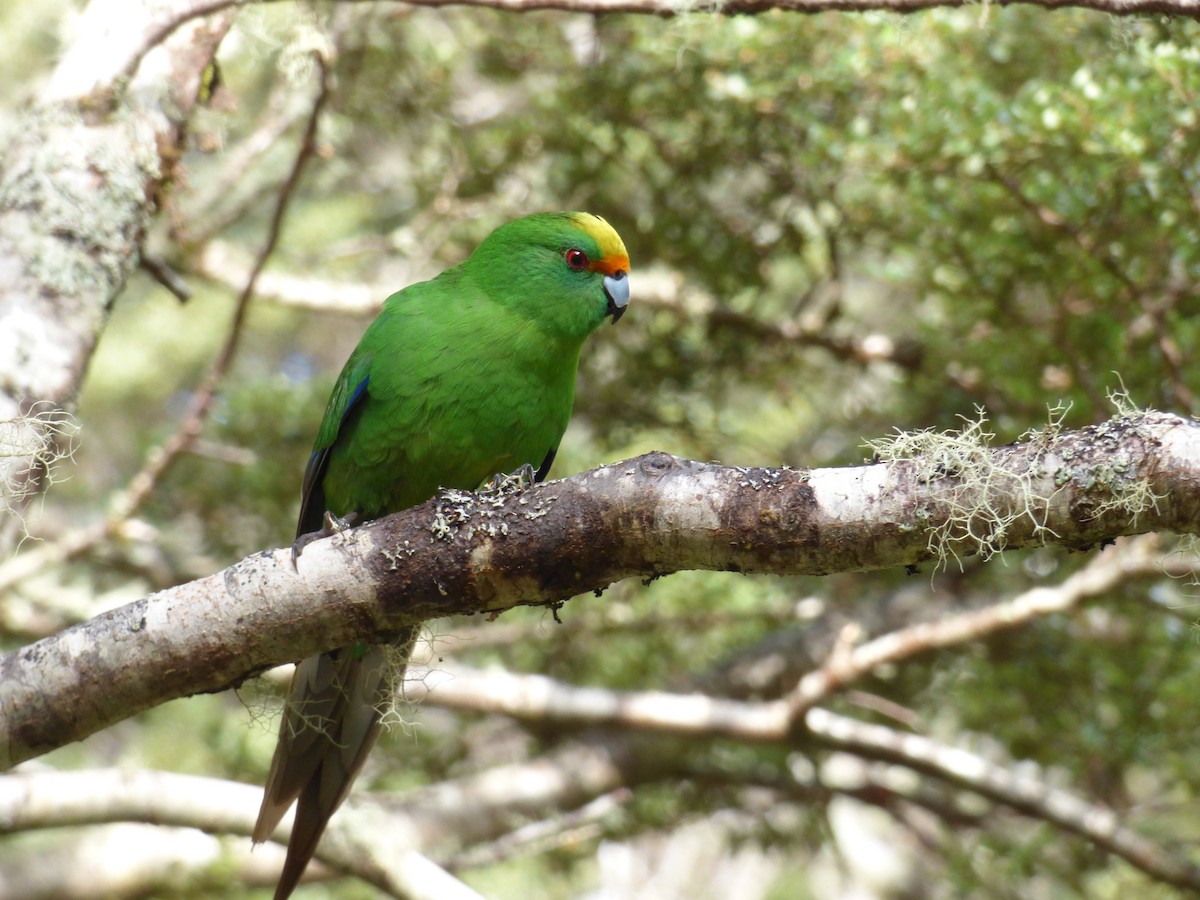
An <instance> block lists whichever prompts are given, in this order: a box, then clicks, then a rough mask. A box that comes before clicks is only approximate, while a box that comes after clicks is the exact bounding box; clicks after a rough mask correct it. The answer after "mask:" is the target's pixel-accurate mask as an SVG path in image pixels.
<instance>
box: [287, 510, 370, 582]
mask: <svg viewBox="0 0 1200 900" xmlns="http://www.w3.org/2000/svg"><path fill="white" fill-rule="evenodd" d="M358 518H359V516H358V513H354V512H352V513H347V514H346V515H345V516H335V515H334V514H333V513H331V512H329V511H328V510H326V512H325V515H324V517H323V518H322V519H321V527H320V529H318V530H317V531H310V532H309V533H308V534H302V535H300V536H299V537H297V538H296V542H295V543H294V544H292V568H293V569H295V568H296V561H297V560H298V559H299V558H300V554H301V553H303V552H304V548H305V547H307V546H308V545H309V544H311V543H312V542H313V541H319V540H321V539H322V538H327V537H333V536H334V535H335V534H341V533H342V532H344V531H349V530H350V529H351V528H353V527H354V525H355V524H356V523H357V522H358Z"/></svg>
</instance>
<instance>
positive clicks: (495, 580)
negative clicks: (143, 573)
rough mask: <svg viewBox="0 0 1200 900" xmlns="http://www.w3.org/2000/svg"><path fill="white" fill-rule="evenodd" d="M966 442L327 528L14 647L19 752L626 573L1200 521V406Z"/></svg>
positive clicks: (547, 493)
mask: <svg viewBox="0 0 1200 900" xmlns="http://www.w3.org/2000/svg"><path fill="white" fill-rule="evenodd" d="M948 440H949V444H947V445H946V448H945V452H941V451H939V450H938V449H937V447H936V445H931V446H930V447H929V448H928V450H927V453H926V455H925V456H923V457H922V458H919V459H909V460H897V461H894V462H890V463H886V464H885V463H879V464H874V465H865V466H859V467H850V468H841V469H813V470H798V469H786V468H785V469H773V468H729V467H724V466H719V465H714V464H706V463H699V462H694V461H690V460H684V459H678V458H676V457H672V456H669V455H668V454H665V453H651V454H647V455H646V456H643V457H639V458H637V459H634V460H629V461H626V462H621V463H616V464H613V465H610V466H604V467H602V468H600V469H596V470H593V471H591V472H585V473H583V474H580V475H576V476H573V477H571V478H566V479H563V480H560V481H554V482H550V483H547V484H544V485H540V486H538V487H536V488H533V489H530V490H527V491H524V492H517V493H511V492H510V493H506V494H494V493H493V494H468V493H462V492H451V493H447V494H442V495H439V496H438V497H436V498H435V499H433V500H431V501H429V502H428V503H425V504H423V505H421V506H418V507H415V508H413V509H411V510H406V511H404V512H401V513H398V514H396V515H393V516H389V517H387V518H384V519H381V520H379V521H377V522H374V523H371V524H369V525H366V526H364V527H362V528H358V529H355V530H353V531H350V532H347V533H345V534H342V535H338V536H336V537H334V538H332V539H328V540H323V541H317V542H314V543H312V544H310V545H309V546H308V547H307V548H306V549H305V550H304V553H303V555H302V556H301V557H300V559H299V561H298V566H295V567H294V566H293V563H292V556H291V553H290V551H287V550H277V551H273V552H264V553H261V554H256V555H255V556H251V557H249V558H247V559H244V560H242V561H241V562H239V563H236V564H235V565H233V566H231V567H230V568H228V569H226V570H225V571H223V572H218V573H216V574H214V575H211V576H209V577H207V578H203V579H200V580H198V581H194V582H191V583H189V584H185V585H181V586H180V587H177V588H172V589H170V590H167V591H162V592H160V593H158V594H155V595H152V596H151V597H148V598H146V599H144V600H141V601H138V602H136V603H132V604H130V605H128V606H125V607H122V608H120V609H116V610H113V611H111V612H109V613H106V614H104V615H102V616H98V617H96V618H95V619H92V620H91V621H88V622H85V623H82V624H81V625H78V626H76V627H74V628H71V629H68V630H66V631H64V632H62V633H60V634H57V635H54V636H52V637H49V638H46V639H44V640H41V641H38V642H37V643H34V644H31V645H29V646H26V647H23V648H21V649H19V650H16V651H13V652H12V653H9V654H8V655H6V656H4V657H0V764H2V765H4V766H10V765H13V764H15V763H17V762H20V761H21V760H24V759H29V758H31V757H33V756H37V755H38V754H41V753H44V752H46V751H48V750H50V749H53V748H54V747H57V746H61V745H62V744H64V743H69V742H71V741H75V740H79V739H80V738H82V737H85V736H87V735H89V734H92V733H93V732H95V731H97V730H99V729H101V728H104V727H106V726H108V725H110V724H112V723H113V722H116V721H119V720H120V719H123V718H125V717H128V716H130V715H133V714H134V713H137V712H140V711H141V710H143V709H147V708H149V707H151V706H154V705H156V704H159V703H163V702H165V701H166V700H170V699H173V698H176V697H181V696H186V695H189V694H194V693H201V692H209V691H218V690H222V689H224V688H227V687H230V686H233V685H236V684H238V683H240V682H241V681H242V680H243V679H244V678H245V677H247V676H249V675H253V674H255V673H257V672H260V671H262V670H263V669H265V668H268V667H270V666H273V665H276V664H279V663H281V662H286V661H290V660H295V659H297V658H302V657H306V656H310V655H312V654H314V653H318V652H322V651H325V650H329V649H332V648H335V647H340V646H345V645H346V644H349V643H351V642H353V641H356V640H367V641H372V640H374V641H380V640H382V639H384V638H385V636H386V635H387V634H389V633H391V632H393V631H395V630H396V629H397V628H399V627H403V626H405V625H408V624H411V623H414V622H422V621H425V620H428V619H432V618H437V617H440V616H445V615H450V614H461V613H499V612H502V611H504V610H505V609H509V608H511V607H513V606H518V605H544V606H551V607H554V606H557V605H559V604H561V603H562V602H564V601H566V600H567V599H569V598H570V597H572V596H574V595H576V594H580V593H583V592H587V591H596V590H602V589H603V588H605V587H606V586H608V585H609V584H612V583H613V582H615V581H618V580H621V579H624V578H630V577H640V578H653V577H657V576H660V575H666V574H669V573H671V572H677V571H681V570H684V569H714V570H727V571H740V572H746V573H763V574H776V575H789V574H790V575H798V574H806V575H822V574H829V573H832V572H849V571H856V570H864V569H878V568H886V567H896V566H912V565H916V564H920V563H927V562H930V561H931V560H940V561H941V562H942V563H945V564H953V563H954V561H955V560H956V559H958V558H961V557H965V556H969V555H973V554H978V553H983V554H990V553H993V552H996V551H998V550H1001V549H1018V548H1021V547H1027V546H1032V545H1040V544H1043V543H1054V544H1062V545H1065V546H1069V547H1074V548H1087V547H1090V546H1093V545H1095V544H1097V543H1101V542H1104V541H1107V540H1111V539H1113V538H1116V537H1118V536H1121V535H1128V534H1135V533H1143V532H1148V531H1162V530H1165V531H1175V532H1179V533H1186V534H1191V533H1196V532H1197V531H1200V528H1198V527H1197V525H1198V523H1200V424H1198V423H1196V422H1195V421H1193V420H1190V419H1184V418H1181V417H1179V416H1173V415H1167V414H1163V413H1153V412H1151V413H1143V414H1129V415H1125V416H1121V417H1117V418H1114V419H1112V420H1110V421H1109V422H1106V423H1104V424H1102V425H1099V426H1095V427H1092V428H1086V429H1082V430H1079V431H1069V432H1062V433H1057V432H1053V431H1048V432H1046V433H1044V434H1040V435H1037V436H1035V437H1034V438H1033V439H1031V440H1028V441H1026V442H1024V443H1020V444H1014V445H1011V446H1007V447H1000V448H996V449H987V448H985V447H984V446H982V445H977V446H974V445H973V446H971V447H968V448H964V447H963V446H962V444H961V442H959V443H956V442H955V441H956V439H953V438H948Z"/></svg>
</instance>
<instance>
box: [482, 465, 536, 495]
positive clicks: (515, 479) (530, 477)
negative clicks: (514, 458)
mask: <svg viewBox="0 0 1200 900" xmlns="http://www.w3.org/2000/svg"><path fill="white" fill-rule="evenodd" d="M535 484H537V470H535V469H534V468H533V466H531V465H530V464H529V463H525V465H523V466H521V467H520V468H518V469H517V470H516V471H515V472H509V473H508V474H505V473H503V472H497V473H496V474H495V475H493V476H492V477H491V478H490V479H488V481H487V482H486V483H485V484H484V486H483V488H482V489H481V490H482V493H484V494H495V495H497V496H501V497H503V496H504V495H505V494H519V493H521V491H523V490H525V489H526V488H531V487H533V486H534V485H535Z"/></svg>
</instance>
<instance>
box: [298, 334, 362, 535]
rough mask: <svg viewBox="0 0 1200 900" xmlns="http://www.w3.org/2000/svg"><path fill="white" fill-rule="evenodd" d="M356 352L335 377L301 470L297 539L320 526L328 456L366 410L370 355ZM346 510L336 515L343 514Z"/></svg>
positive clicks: (322, 515)
mask: <svg viewBox="0 0 1200 900" xmlns="http://www.w3.org/2000/svg"><path fill="white" fill-rule="evenodd" d="M360 350H361V345H360ZM360 350H355V352H354V353H353V354H352V355H351V356H350V359H348V360H347V361H346V365H345V367H344V368H343V369H342V374H341V375H339V376H338V380H337V384H336V385H334V388H333V394H332V395H331V396H330V398H329V405H328V406H326V407H325V417H324V418H323V419H322V420H321V427H320V429H319V430H318V431H317V442H316V445H315V446H314V448H313V452H312V455H311V456H310V457H309V458H308V465H307V466H306V467H305V469H304V482H303V485H302V486H301V489H300V518H299V520H298V521H297V523H296V537H297V538H298V537H300V536H301V535H304V534H310V533H312V532H314V531H319V530H320V529H321V527H322V525H323V524H324V518H325V512H326V506H325V470H326V469H327V468H328V467H329V455H330V453H332V452H333V448H334V447H335V446H336V445H337V442H338V438H339V437H341V435H342V434H343V431H344V430H345V427H346V423H347V422H349V421H350V419H351V418H353V417H355V416H358V415H361V414H362V410H363V409H364V408H365V407H366V403H367V399H368V393H367V388H368V386H369V384H370V381H371V360H372V358H373V356H374V354H372V353H370V352H360ZM350 511H351V510H340V511H339V512H341V513H343V514H344V513H347V512H350Z"/></svg>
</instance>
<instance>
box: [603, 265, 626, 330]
mask: <svg viewBox="0 0 1200 900" xmlns="http://www.w3.org/2000/svg"><path fill="white" fill-rule="evenodd" d="M604 294H605V296H607V297H608V312H607V313H606V315H610V316H612V320H613V324H614V325H616V324H617V320H618V319H619V318H621V316H623V315H625V307H627V306H628V305H629V277H628V276H627V275H626V274H625V273H624V272H615V273H613V274H612V275H605V276H604Z"/></svg>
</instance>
